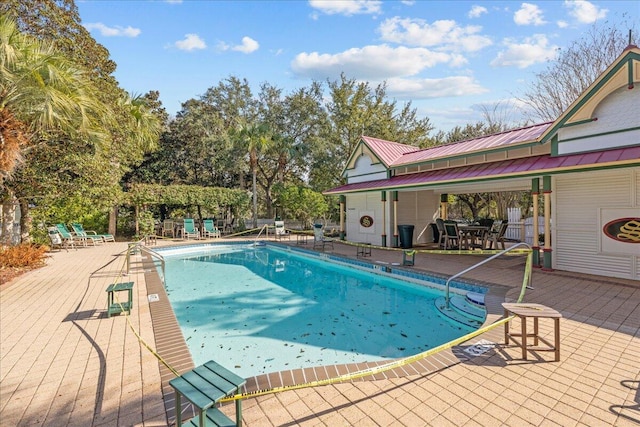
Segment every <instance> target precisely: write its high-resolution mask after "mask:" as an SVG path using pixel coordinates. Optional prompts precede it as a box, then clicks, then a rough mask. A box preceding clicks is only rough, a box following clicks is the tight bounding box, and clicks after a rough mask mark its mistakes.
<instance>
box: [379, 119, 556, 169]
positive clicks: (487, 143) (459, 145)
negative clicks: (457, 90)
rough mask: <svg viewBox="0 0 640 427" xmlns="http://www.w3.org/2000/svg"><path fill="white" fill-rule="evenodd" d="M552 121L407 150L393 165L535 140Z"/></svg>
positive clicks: (466, 153)
mask: <svg viewBox="0 0 640 427" xmlns="http://www.w3.org/2000/svg"><path fill="white" fill-rule="evenodd" d="M551 125H552V122H548V123H540V124H537V125H533V126H527V127H524V128H519V129H512V130H508V131H505V132H500V133H496V134H493V135H487V136H482V137H478V138H473V139H467V140H465V141H460V142H454V143H451V144H446V145H439V146H437V147H432V148H425V149H423V150H416V149H415V148H414V150H411V151H407V152H405V153H403V155H402V156H400V157H397V158H396V159H395V161H394V162H393V163H391V164H390V166H391V167H397V166H401V165H408V164H412V163H422V162H426V161H432V160H436V159H441V158H446V157H455V156H462V155H468V154H472V153H474V152H480V151H485V150H490V149H494V148H500V147H505V146H508V145H512V144H519V143H525V142H533V141H535V140H536V139H537V138H538V137H539V136H540V135H542V134H543V133H544V131H545V130H547V128H548V127H549V126H551Z"/></svg>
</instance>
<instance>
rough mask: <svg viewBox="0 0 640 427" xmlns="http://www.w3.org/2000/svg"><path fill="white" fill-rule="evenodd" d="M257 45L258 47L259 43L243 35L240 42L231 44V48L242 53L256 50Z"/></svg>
mask: <svg viewBox="0 0 640 427" xmlns="http://www.w3.org/2000/svg"><path fill="white" fill-rule="evenodd" d="M259 47H260V44H259V43H258V42H257V41H255V40H254V39H252V38H251V37H246V36H245V37H243V38H242V44H239V45H236V46H233V47H232V48H231V50H235V51H238V52H242V53H251V52H255V51H256V50H258V48H259Z"/></svg>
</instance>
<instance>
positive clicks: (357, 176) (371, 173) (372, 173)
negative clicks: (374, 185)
mask: <svg viewBox="0 0 640 427" xmlns="http://www.w3.org/2000/svg"><path fill="white" fill-rule="evenodd" d="M349 170H353V169H349ZM383 172H388V170H387V171H378V172H369V173H362V174H359V175H350V176H349V178H359V177H361V176H370V175H376V174H379V173H383Z"/></svg>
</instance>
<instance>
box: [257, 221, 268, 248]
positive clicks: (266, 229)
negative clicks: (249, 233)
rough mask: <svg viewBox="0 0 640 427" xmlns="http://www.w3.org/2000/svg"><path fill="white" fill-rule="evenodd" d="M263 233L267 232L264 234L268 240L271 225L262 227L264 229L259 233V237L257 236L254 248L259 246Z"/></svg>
mask: <svg viewBox="0 0 640 427" xmlns="http://www.w3.org/2000/svg"><path fill="white" fill-rule="evenodd" d="M263 231H264V232H265V233H264V235H265V237H266V238H267V239H268V238H269V224H265V225H263V226H262V228H261V229H260V232H259V233H258V235H257V236H256V238H255V240H254V241H253V246H258V239H259V238H260V236H261V235H262V232H263Z"/></svg>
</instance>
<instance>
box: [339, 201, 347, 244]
mask: <svg viewBox="0 0 640 427" xmlns="http://www.w3.org/2000/svg"><path fill="white" fill-rule="evenodd" d="M346 204H347V196H345V195H344V194H341V195H340V240H344V239H345V232H344V212H345V205H346Z"/></svg>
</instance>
